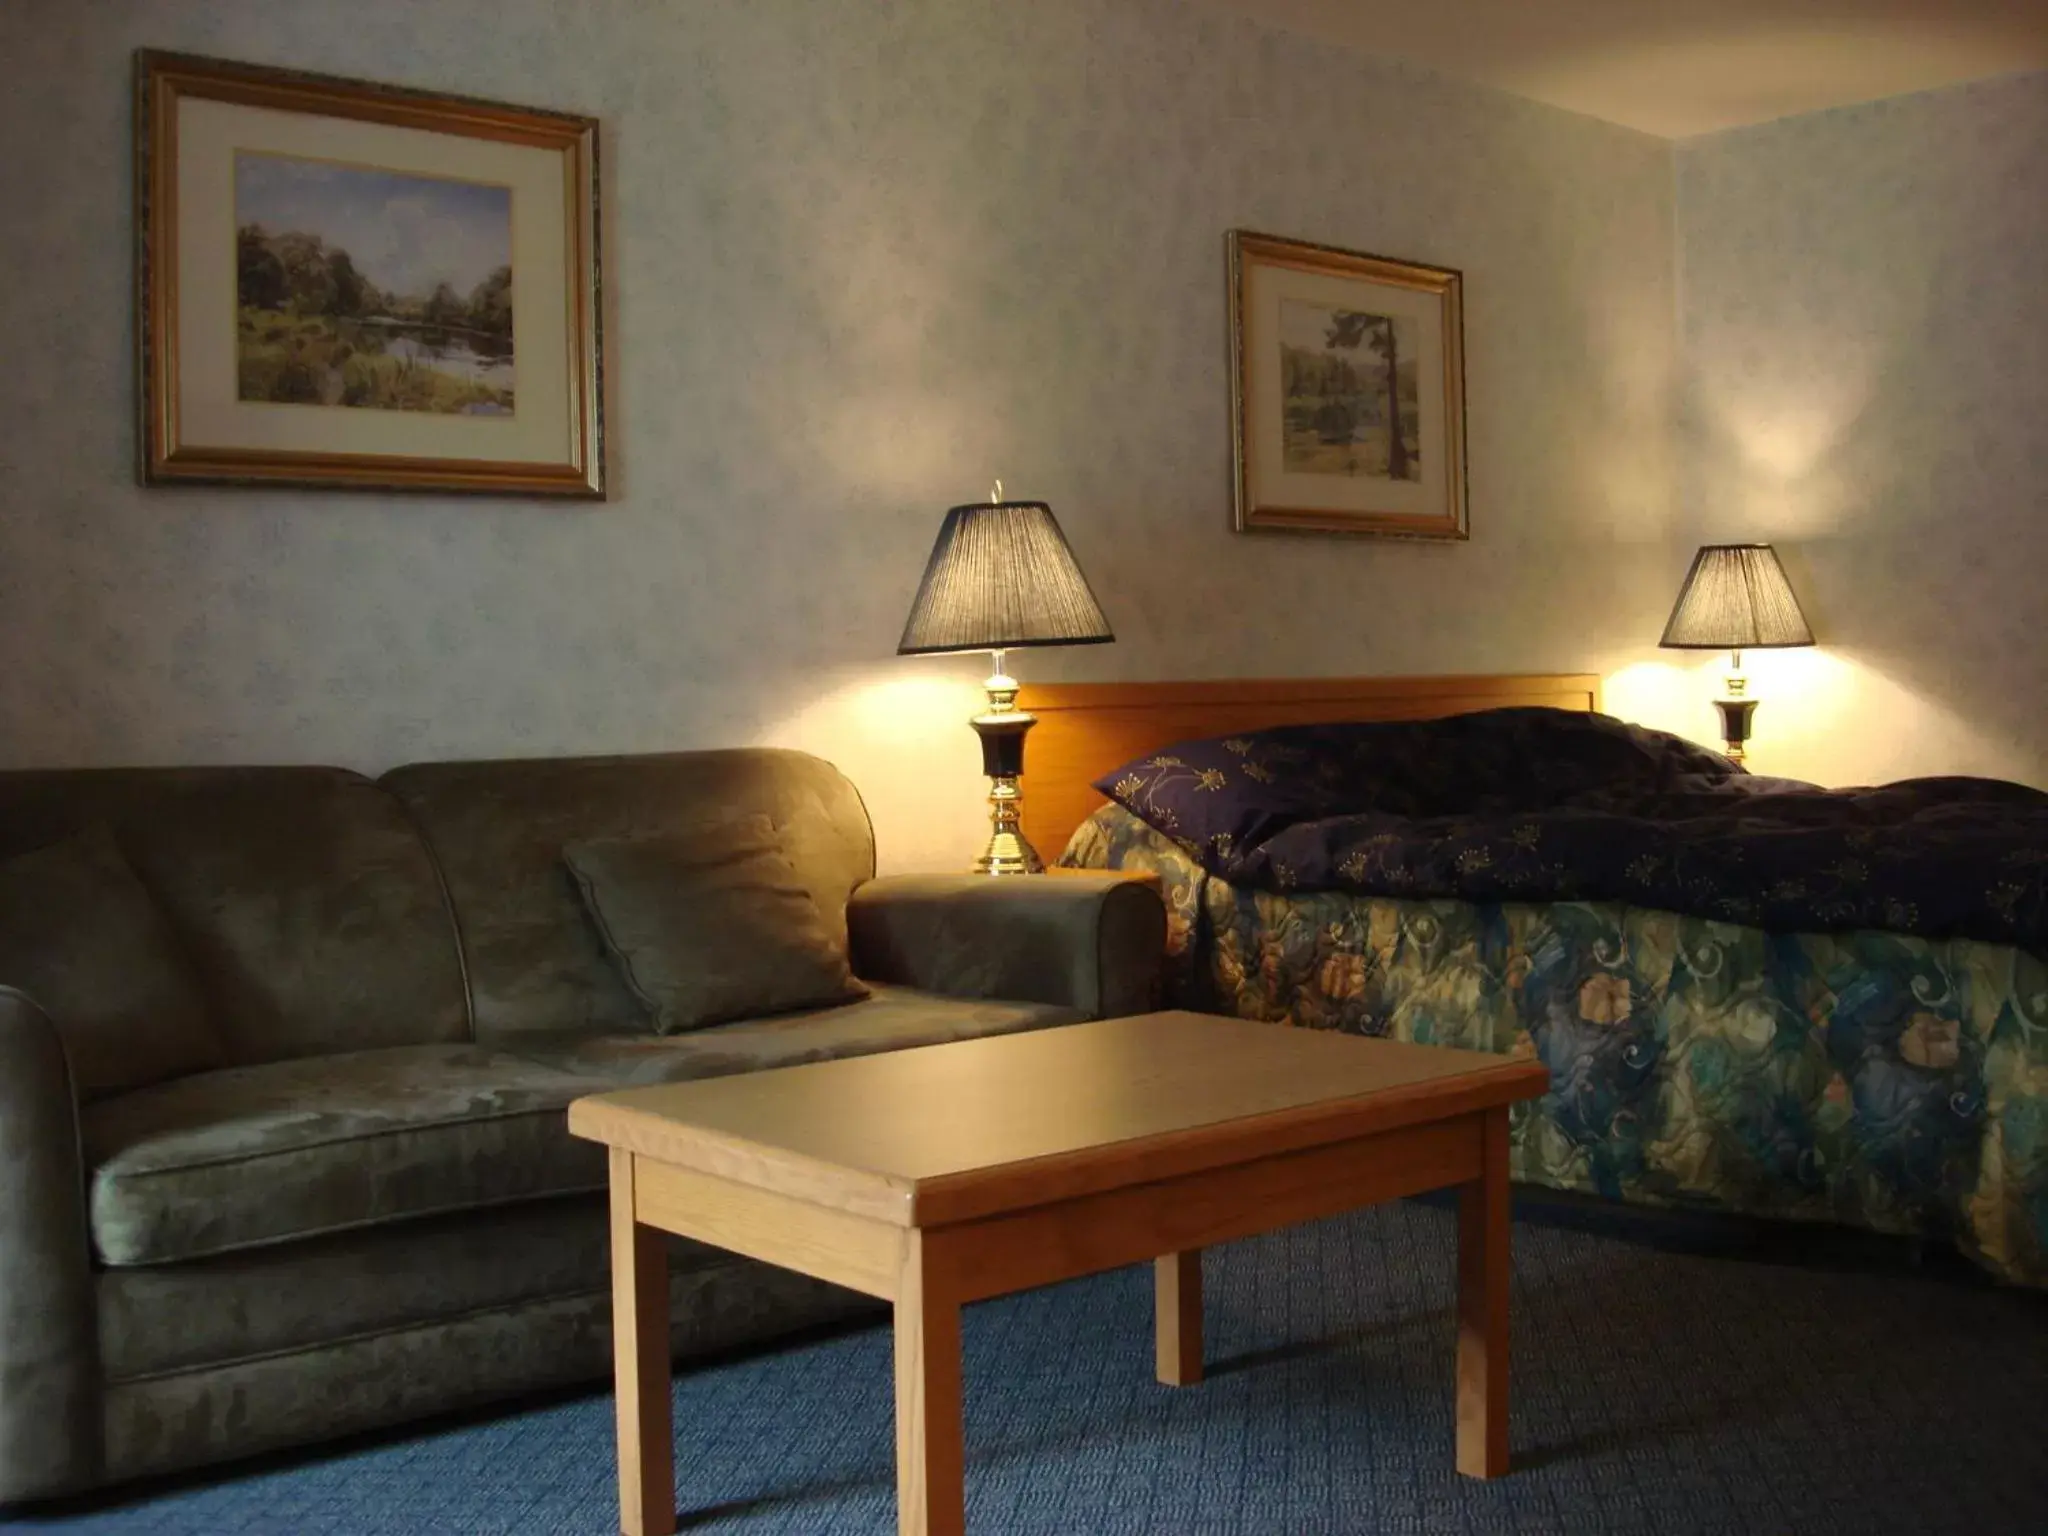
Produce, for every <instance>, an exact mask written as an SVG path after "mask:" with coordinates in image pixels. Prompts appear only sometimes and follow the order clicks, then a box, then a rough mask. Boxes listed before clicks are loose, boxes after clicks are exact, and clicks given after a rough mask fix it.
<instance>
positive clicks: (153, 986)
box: [0, 827, 221, 1100]
mask: <svg viewBox="0 0 2048 1536" xmlns="http://www.w3.org/2000/svg"><path fill="white" fill-rule="evenodd" d="M0 984H5V985H7V986H10V987H19V988H20V989H21V990H22V991H24V992H26V993H27V994H28V995H29V996H30V997H32V998H34V999H35V1000H36V1002H38V1003H39V1004H41V1005H42V1009H43V1011H44V1012H45V1013H46V1014H48V1015H49V1017H50V1020H51V1022H52V1023H53V1024H55V1025H56V1027H57V1034H58V1037H59V1038H60V1039H62V1040H63V1042H64V1054H65V1055H66V1056H67V1057H69V1058H70V1062H71V1081H72V1086H73V1087H74V1088H75V1089H76V1091H77V1093H78V1096H79V1097H80V1098H82V1099H86V1100H91V1099H96V1098H104V1097H106V1096H107V1095H108V1094H112V1093H119V1092H121V1091H122V1090H123V1089H127V1088H143V1087H147V1086H148V1085H149V1084H151V1083H161V1082H164V1081H165V1080H167V1079H169V1078H173V1077H183V1076H185V1075H186V1074H188V1073H193V1072H204V1071H206V1070H208V1069H209V1068H212V1067H217V1066H219V1065H220V1064H221V1048H220V1042H219V1040H218V1039H216V1038H215V1036H214V1032H213V1023H212V1021H211V1020H210V1019H208V1018H207V1016H206V1000H205V997H204V996H203V995H202V994H201V992H200V990H199V986H198V983H197V982H196V981H195V980H194V979H193V977H192V974H191V967H189V966H188V965H187V964H186V963H185V957H184V955H183V954H182V953H181V952H180V950H179V948H178V940H177V935H175V934H174V933H173V932H172V931H171V926H170V924H169V922H167V921H166V920H165V918H164V915H163V913H161V912H159V911H158V910H157V905H156V903H155V901H153V900H152V899H151V898H150V894H149V892H148V891H147V890H145V889H144V888H143V884H142V882H141V881H140V880H139V879H137V878H136V875H135V871H134V870H132V869H130V868H129V867H128V861H127V860H126V859H124V858H122V857H121V850H120V849H119V848H118V847H116V846H115V843H114V834H113V833H112V832H111V831H109V830H108V829H107V828H105V827H90V828H88V829H87V830H86V831H84V832H82V833H80V834H79V835H78V836H77V837H72V838H67V839H65V841H63V842H61V843H53V844H51V845H50V846H49V847H48V848H38V849H36V850H35V851H34V852H33V853H22V854H16V855H15V856H14V857H13V858H11V859H6V860H0Z"/></svg>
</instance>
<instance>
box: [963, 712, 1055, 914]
mask: <svg viewBox="0 0 2048 1536" xmlns="http://www.w3.org/2000/svg"><path fill="white" fill-rule="evenodd" d="M1024 719H1025V721H1026V728H1027V729H1028V728H1029V724H1030V721H1031V717H1030V716H1029V715H1026V716H1025V717H1024ZM974 726H975V729H976V730H979V729H981V721H980V720H976V721H975V722H974ZM1018 734H1019V735H1020V736H1021V735H1022V732H1021V731H1020V732H1019V733H1018ZM1022 800H1023V791H1022V790H1020V789H1019V788H1018V787H1017V776H1016V775H1015V774H992V775H991V776H990V778H989V788H988V807H989V820H990V821H991V822H992V823H993V824H994V828H995V830H994V831H993V832H991V833H990V835H989V840H988V847H987V848H985V849H983V850H982V855H981V857H980V858H978V859H976V860H975V861H974V872H975V873H976V874H978V875H1042V874H1044V873H1045V861H1044V860H1043V859H1041V858H1039V856H1038V850H1037V849H1036V848H1034V847H1032V846H1031V844H1030V842H1029V840H1028V839H1026V838H1025V836H1024V833H1023V830H1022V829H1021V828H1020V827H1019V825H1018V818H1019V815H1020V813H1021V812H1022V810H1023V807H1022V805H1021V803H1020V802H1021V801H1022Z"/></svg>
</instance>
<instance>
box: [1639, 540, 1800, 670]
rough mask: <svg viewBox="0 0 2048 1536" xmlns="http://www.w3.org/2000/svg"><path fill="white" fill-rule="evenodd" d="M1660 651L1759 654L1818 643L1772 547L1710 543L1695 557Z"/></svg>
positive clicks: (1673, 607)
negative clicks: (1757, 652)
mask: <svg viewBox="0 0 2048 1536" xmlns="http://www.w3.org/2000/svg"><path fill="white" fill-rule="evenodd" d="M1657 643H1658V644H1659V645H1660V646H1665V647H1668V648H1670V649H1672V650H1681V651H1756V650H1771V649H1776V648H1780V647H1785V646H1794V645H1811V644H1813V631H1812V630H1811V629H1809V628H1808V627H1807V624H1806V615H1805V614H1803V613H1801V612H1800V611H1799V599H1798V598H1796V597H1794V596H1793V595H1792V584H1791V583H1790V582H1789V581H1787V580H1786V579H1785V568H1784V567H1783V566H1782V565H1780V564H1779V563H1778V553H1777V551H1776V550H1774V549H1772V548H1771V546H1770V545H1768V544H1708V545H1705V546H1704V547H1703V548H1702V549H1701V550H1700V552H1699V553H1698V554H1697V555H1694V556H1693V559H1692V569H1691V570H1689V571H1687V572H1686V573H1685V585H1684V586H1683V587H1681V588H1679V591H1678V601H1677V602H1676V603H1675V604H1674V605H1673V606H1672V609H1671V618H1670V620H1669V622H1667V623H1666V624H1665V626H1664V638H1663V639H1662V640H1659V641H1658V642H1657Z"/></svg>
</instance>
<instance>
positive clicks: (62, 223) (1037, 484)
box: [0, 0, 1834, 867]
mask: <svg viewBox="0 0 2048 1536" xmlns="http://www.w3.org/2000/svg"><path fill="white" fill-rule="evenodd" d="M143 44H147V45H153V46H159V47H169V48H179V49H186V50H191V51H196V52H203V53H212V54H218V55H225V56H231V57H237V58H243V59H250V60H256V61H260V62H268V63H275V64H281V65H292V66H298V67H302V68H309V69H317V70H324V71H329V72H333V73H339V74H344V75H354V76H364V77H370V78H375V79H382V80H390V81H396V82H403V83H406V84H413V85H419V86H428V87H439V88H446V89H449V90H454V91H461V92H467V93H474V94H480V95H484V96H493V97H502V98H506V99H509V100H512V101H520V102H530V103H535V104H543V105H550V106H558V107H567V108H575V109H580V110H584V111H587V112H591V113H595V114H597V115H599V116H600V117H601V118H602V119H603V120H604V123H605V134H606V137H605V142H604V157H605V175H606V185H605V202H606V206H607V210H608V224H607V228H606V239H607V261H608V268H609V270H608V274H607V278H608V283H609V294H610V302H611V305H612V314H611V321H610V336H609V343H610V356H609V362H610V365H611V368H612V370H613V374H614V378H615V381H616V394H615V400H614V411H613V416H612V426H613V431H614V442H615V444H616V459H615V469H616V483H617V487H618V495H617V497H616V499H615V500H614V501H613V502H611V503H610V504H608V505H605V506H602V507H597V508H592V509H567V508H563V507H555V506H544V505H531V504H524V505H522V504H517V503H511V502H494V501H474V500H459V501H458V500H448V499H432V498H402V499H401V498H391V497H349V496H341V495H333V494H329V495H313V494H295V493H278V492H238V491H228V490H218V491H215V490H191V491H180V492H165V491H159V492H148V493H145V492H143V491H141V490H139V489H138V488H136V487H135V486H134V484H133V483H132V480H131V471H130V464H131V460H132V453H133V443H132V440H131V424H130V417H131V403H130V399H131V388H132V383H131V363H130V347H131V344H132V336H131V322H130V312H129V311H130V306H129V295H128V282H129V239H130V222H129V219H130V210H129V198H128V191H127V180H126V178H127V165H128V155H129V131H130V130H129V111H128V72H129V57H128V55H129V51H130V50H131V49H132V48H134V47H135V46H137V45H143ZM0 60H5V63H4V65H0V70H4V74H5V85H6V89H5V90H4V91H0V142H4V143H6V144H7V145H8V146H9V152H8V153H7V154H6V155H5V156H0V207H4V208H6V209H7V210H9V216H8V220H7V229H6V233H5V235H4V236H0V336H4V337H5V338H6V344H7V363H6V366H5V367H4V368H0V423H4V424H5V425H4V428H0V644H4V646H5V654H6V656H7V658H8V662H9V664H8V665H7V666H6V667H5V668H4V669H0V756H4V760H5V761H6V762H8V763H12V764H52V763H66V764H70V763H123V762H190V761H263V760H301V761H304V760H311V761H332V762H343V763H349V764H354V765H358V766H361V767H364V768H368V769H377V768H381V767H383V766H386V765H388V764H391V763H394V762H397V761H401V760H406V759H412V758H420V757H446V756H453V755H465V754H498V753H550V752H565V751H586V750H613V749H617V750H646V749H656V748H669V747H692V746H710V745H717V744H726V743H738V742H745V741H776V742H786V743H792V744H797V745H802V746H807V747H810V748H813V749H815V750H817V751H820V752H822V753H825V754H827V755H829V756H831V757H833V758H835V759H836V760H838V761H839V762H840V763H841V764H843V765H844V766H845V767H846V768H847V769H848V771H849V772H850V773H851V774H852V775H853V776H854V778H855V779H856V781H857V782H858V783H859V784H860V786H861V788H862V790H863V791H864V793H865V794H866V796H867V798H868V801H869V804H870V805H871V806H872V808H873V810H874V814H875V818H876V821H877V823H878V826H879V828H880V833H881V838H882V846H883V858H884V861H885V863H887V864H889V865H891V866H893V867H906V866H915V865H931V864H941V865H944V864H952V863H957V862H959V861H961V860H963V859H964V858H965V857H967V855H968V853H969V852H970V851H971V849H972V848H973V846H974V844H975V837H976V830H977V826H978V819H979V816H980V806H979V803H978V795H979V781H978V779H977V777H976V767H977V761H976V757H975V748H974V742H973V738H972V736H971V735H970V733H969V732H968V731H967V730H966V729H965V727H964V725H962V724H961V718H962V717H963V716H964V715H965V714H967V713H968V712H970V710H971V708H972V706H973V702H974V698H975V693H974V689H973V681H974V679H975V678H976V677H977V676H978V672H979V668H978V667H977V665H976V663H975V662H973V661H972V660H950V661H907V660H904V661H899V660H897V659H895V658H894V657H893V655H892V654H891V653H892V650H893V647H894V644H895V639H896V634H897V630H898V627H899V626H900V624H901V622H902V619H903V614H904V611H905V608H906V607H907V604H908V602H909V597H910V593H911V591H912V589H913V587H914V584H915V581H916V578H917V575H918V572H919V569H920V568H921V565H922V562H923V559H924V556H925V553H926V550H927V549H928V547H929V544H930V540H931V537H932V535H933V533H934V532H935V531H936V529H937V526H938V522H939V518H940V516H941V514H942V513H943V511H944V509H945V508H946V507H947V506H948V505H949V504H951V503H953V502H956V501H962V500H970V499H975V498H978V497H979V496H980V495H981V494H983V493H984V491H985V489H986V487H987V484H988V482H989V480H990V479H991V478H992V477H993V476H995V475H998V474H1000V475H1001V476H1003V478H1004V480H1005V483H1006V485H1007V486H1008V488H1009V489H1010V490H1011V491H1012V492H1013V493H1015V494H1021V495H1027V496H1036V497H1043V498H1045V499H1047V500H1049V501H1051V502H1052V504H1053V505H1054V507H1055V508H1056V509H1057V510H1058V512H1059V514H1060V516H1061V517H1062V519H1063V521H1064V522H1065V524H1066V527H1067V529H1068V532H1069V535H1070V537H1071V539H1072V541H1073V543H1074V545H1075V547H1076V549H1077V551H1078V552H1079V555H1080V557H1081V559H1082V561H1083V563H1084V565H1085V567H1086V568H1087V570H1088V571H1089V573H1090V575H1091V577H1092V578H1093V580H1094V582H1095V584H1096V586H1097V588H1098V590H1099V591H1100V592H1101V593H1102V595H1103V598H1104V601H1105V603H1106V605H1107V607H1108V609H1109V612H1110V615H1111V617H1112V620H1113V621H1114V623H1115V625H1116V627H1117V631H1118V635H1119V643H1118V644H1117V645H1115V646H1113V647H1103V648H1097V649H1094V650H1090V651H1078V652H1070V653H1064V654H1060V653H1054V654H1035V655H1032V656H1030V657H1028V658H1020V659H1021V660H1023V661H1024V662H1025V663H1026V665H1027V669H1028V670H1027V679H1028V677H1033V676H1035V677H1041V678H1051V677H1056V676H1065V677H1159V676H1203V675H1207V676H1230V675H1246V674H1285V673H1303V674H1314V673H1346V672H1387V673H1400V672H1425V671H1504V670H1549V669H1566V668H1569V669H1582V668H1583V669H1595V670H1602V671H1609V672H1623V670H1624V669H1626V668H1629V667H1630V666H1632V665H1633V664H1635V663H1637V662H1641V661H1644V660H1646V659H1652V658H1654V654H1655V653H1654V652H1653V651H1651V650H1650V648H1649V647H1650V645H1651V643H1652V642H1653V641H1654V639H1655V635H1656V632H1657V629H1658V626H1659V625H1660V623H1661V621H1662V618H1663V613H1664V609H1665V606H1666V604H1667V603H1668V602H1669V599H1670V594H1671V591H1672V589H1673V588H1674V587H1675V584H1676V582H1677V579H1678V575H1679V572H1680V571H1681V570H1682V569H1683V565H1684V557H1685V546H1686V543H1687V538H1688V537H1689V536H1688V535H1686V534H1684V533H1682V532H1680V531H1679V530H1678V529H1677V528H1676V527H1675V515H1676V479H1677V477H1676V473H1675V468H1674V460H1673V443H1672V435H1671V433H1670V431H1669V427H1668V423H1669V421H1670V411H1671V391H1672V387H1673V382H1674V374H1675V362H1674V346H1675V342H1674V336H1673V327H1672V324H1671V316H1672V314H1673V313H1674V305H1675V302H1676V294H1675V288H1674V281H1673V243H1672V234H1671V232H1672V225H1673V200H1672V178H1671V158H1670V151H1669V149H1668V148H1667V146H1665V145H1663V144H1662V143H1660V142H1658V141H1655V140H1651V139H1648V138H1643V137H1639V136H1637V135H1634V134H1631V133H1628V132H1625V131H1622V130H1619V129H1614V128H1610V127H1607V126H1604V125H1601V124H1599V123H1595V122H1593V121H1591V120H1588V119H1584V118H1578V117H1573V116H1570V115H1567V114H1565V113H1561V112H1557V111H1554V110H1551V109H1548V108H1543V107H1538V106H1535V105H1531V104H1528V103H1524V102H1520V101H1517V100H1514V99H1511V98H1508V97H1504V96H1500V95H1496V94H1492V93H1489V92H1485V91H1481V90H1477V89H1472V88H1467V87H1463V86H1457V85H1452V84H1447V83H1444V82H1440V81H1438V80H1435V79H1433V78H1431V77H1428V76H1426V75H1422V74H1419V73H1415V72H1411V71H1405V70H1402V69H1399V68H1396V67H1393V66H1382V65H1377V64H1373V63H1368V62H1364V61H1361V60H1359V59H1357V58H1355V57H1352V56H1349V55H1346V54H1342V53H1339V52H1337V51H1334V50H1332V49H1329V48H1325V47H1322V46H1320V45H1317V44H1315V43H1312V42H1308V41H1305V40H1301V39H1297V38H1291V37H1287V36H1284V35H1280V34H1276V33H1269V32H1263V31H1261V30H1259V29H1257V28H1256V27H1255V26H1254V25H1252V24H1251V23H1249V22H1244V21H1239V20H1236V19H1233V18H1228V17H1221V16H1217V15H1212V14H1209V13H1208V12H1206V11H1205V10H1202V9H1199V8H1194V7H1185V8H1184V7H1182V6H1181V5H1179V4H1177V3H1175V0H1039V3H1035V4H1031V5H1020V4H997V3H993V0H989V3H973V0H926V3H906V4H901V5H883V4H849V3H822V0H821V3H817V4H799V3H793V0H744V3H742V0H725V3H718V0H691V3H689V4H661V5H656V4H651V3H641V0H578V3H575V4H564V3H559V0H433V3H423V0H351V3H349V4H346V5H339V4H328V3H316V0H297V3H282V0H192V3H187V4H172V3H168V0H165V3H156V4H145V3H138V0H128V3H120V0H95V3H93V4H90V5H88V4H81V3H77V0H13V3H11V4H8V5H6V6H4V7H0ZM1697 163H1698V162H1695V164H1697ZM1233 225H1243V226H1248V227H1252V228H1258V229H1263V230H1269V231H1273V232H1276V233H1282V234H1289V235H1299V236H1303V237H1309V238H1314V239H1319V240H1324V241H1329V242H1333V243H1337V244H1343V245H1351V246H1357V247H1362V248H1365V249H1369V250H1374V251H1379V252H1383V253H1386V254H1389V255H1395V256H1403V257H1412V258H1416V259H1420V260H1425V261H1432V262H1440V263H1446V264H1451V265H1456V266H1461V267H1463V268H1464V269H1465V270H1466V272H1467V273H1468V276H1469V311H1468V320H1467V327H1468V355H1469V372H1470V404H1471V484H1472V502H1473V506H1472V526H1473V539H1472V542H1471V543H1470V544H1469V545H1467V546H1464V547H1455V548H1447V547H1424V546H1409V545H1401V544H1391V543H1370V544H1352V543H1334V542H1329V541H1320V540H1297V541H1288V540H1276V539H1263V540H1248V539H1242V538H1239V537H1236V536H1234V535H1233V534H1231V533H1230V532H1229V531H1228V517H1229V493H1228V463H1229V446H1228V443H1229V437H1228V422H1227V415H1226V411H1227V406H1226V400H1227V393H1226V380H1225V375H1224V348H1223V340H1224V289H1223V270H1222V263H1223V255H1222V251H1223V232H1224V231H1225V230H1226V229H1228V228H1230V227H1231V226H1233ZM1833 616H1834V614H1833V612H1832V610H1831V608H1824V609H1823V614H1822V617H1823V618H1832V617H1833ZM1615 697H1616V699H1617V702H1618V703H1621V704H1624V705H1626V704H1628V703H1629V702H1630V701H1631V700H1632V699H1637V698H1642V699H1646V700H1647V703H1645V705H1644V708H1643V710H1642V711H1641V712H1643V713H1647V714H1651V715H1654V714H1655V713H1656V711H1657V710H1658V709H1659V708H1662V709H1664V710H1665V711H1666V713H1667V714H1670V713H1676V714H1677V715H1679V716H1682V717H1685V718H1687V719H1688V720H1689V722H1690V723H1691V724H1692V725H1694V726H1695V727H1696V728H1698V729H1701V730H1704V729H1705V727H1706V726H1707V725H1708V724H1709V723H1710V720H1709V719H1708V718H1706V717H1705V706H1704V703H1703V702H1699V699H1698V698H1691V699H1685V700H1684V701H1683V702H1684V704H1685V705H1687V706H1690V708H1689V709H1688V708H1680V707H1677V706H1674V705H1673V704H1672V703H1671V700H1672V698H1673V697H1675V695H1673V694H1672V693H1671V691H1670V690H1669V689H1668V688H1667V689H1665V690H1664V691H1663V692H1662V693H1659V691H1658V689H1657V688H1656V687H1650V688H1648V689H1638V690H1636V691H1635V692H1633V693H1632V692H1631V690H1630V687H1629V686H1628V683H1627V681H1626V678H1624V681H1623V685H1622V686H1621V688H1620V689H1619V691H1618V692H1617V694H1616V695H1615ZM1701 697H1703V695H1702V696H1701Z"/></svg>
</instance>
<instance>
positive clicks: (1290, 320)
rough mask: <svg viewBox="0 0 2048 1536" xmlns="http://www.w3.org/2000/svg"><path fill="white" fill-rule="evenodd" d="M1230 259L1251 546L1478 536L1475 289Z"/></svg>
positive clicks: (1279, 254) (1357, 270) (1410, 272)
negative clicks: (1471, 400) (1469, 307)
mask: <svg viewBox="0 0 2048 1536" xmlns="http://www.w3.org/2000/svg"><path fill="white" fill-rule="evenodd" d="M1229 246H1230V344H1231V354H1232V356H1231V408H1232V415H1233V418H1234V433H1235V449H1236V453H1235V458H1236V469H1237V528H1238V531H1239V532H1241V533H1254V532H1269V531H1271V532H1280V531H1289V532H1313V533H1355V534H1376V535H1381V536H1390V537H1396V538H1411V539H1462V538H1465V537H1467V536H1468V531H1469V529H1468V519H1467V511H1466V490H1465V320H1464V306H1463V294H1464V278H1463V277H1462V275H1461V274H1459V273H1457V272H1455V271H1452V270H1451V269H1449V268H1447V267H1428V266H1422V265H1420V264H1419V263H1416V262H1409V261H1390V260H1388V259H1386V258H1385V257H1382V256H1368V255H1365V254H1363V253H1361V252H1358V251H1341V250H1337V249H1335V248H1333V247H1331V246H1325V245H1310V244H1307V243H1306V242H1303V241H1300V240H1282V239H1278V238H1276V237H1274V236H1272V235H1260V234H1253V233H1252V232H1250V231H1249V230H1241V229H1239V230H1232V231H1231V232H1230V242H1229Z"/></svg>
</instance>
